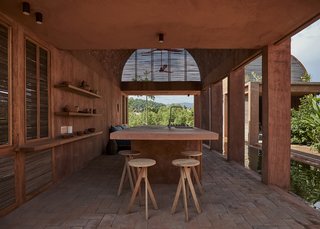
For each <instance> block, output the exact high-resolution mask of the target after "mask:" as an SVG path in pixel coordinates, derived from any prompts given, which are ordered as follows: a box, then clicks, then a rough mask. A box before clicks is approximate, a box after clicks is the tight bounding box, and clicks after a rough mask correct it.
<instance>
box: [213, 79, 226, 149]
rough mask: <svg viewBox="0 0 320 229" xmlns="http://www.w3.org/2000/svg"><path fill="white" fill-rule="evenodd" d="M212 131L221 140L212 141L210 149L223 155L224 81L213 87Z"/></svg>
mask: <svg viewBox="0 0 320 229" xmlns="http://www.w3.org/2000/svg"><path fill="white" fill-rule="evenodd" d="M210 96H211V117H210V119H211V131H213V132H216V133H218V134H219V139H218V140H215V141H210V143H211V145H210V147H211V148H212V149H214V150H216V151H218V152H220V153H222V139H223V138H222V136H223V134H222V125H223V110H222V106H223V104H222V103H223V99H222V81H219V82H218V83H215V84H212V85H211V93H210Z"/></svg>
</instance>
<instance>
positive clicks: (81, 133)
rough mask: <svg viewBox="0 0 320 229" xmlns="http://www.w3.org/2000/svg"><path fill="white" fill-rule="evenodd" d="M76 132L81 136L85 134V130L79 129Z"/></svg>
mask: <svg viewBox="0 0 320 229" xmlns="http://www.w3.org/2000/svg"><path fill="white" fill-rule="evenodd" d="M76 134H77V135H78V136H81V135H84V132H83V131H82V130H79V131H77V132H76Z"/></svg>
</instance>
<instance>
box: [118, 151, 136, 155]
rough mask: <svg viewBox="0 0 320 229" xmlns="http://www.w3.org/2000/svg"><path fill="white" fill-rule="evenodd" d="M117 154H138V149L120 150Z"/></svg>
mask: <svg viewBox="0 0 320 229" xmlns="http://www.w3.org/2000/svg"><path fill="white" fill-rule="evenodd" d="M119 154H120V155H122V156H138V155H140V152H139V151H132V150H121V151H119Z"/></svg>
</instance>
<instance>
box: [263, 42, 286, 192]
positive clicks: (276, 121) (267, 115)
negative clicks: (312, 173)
mask: <svg viewBox="0 0 320 229" xmlns="http://www.w3.org/2000/svg"><path fill="white" fill-rule="evenodd" d="M290 42H291V41H290V40H287V41H285V42H283V43H281V44H279V45H276V46H267V47H265V48H264V49H263V53H262V75H263V77H262V131H263V132H262V134H263V144H262V152H263V156H262V181H263V182H264V183H265V184H270V185H276V186H279V187H281V188H283V189H285V190H288V189H289V187H290V132H291V124H290V117H291V116H290V101H291V98H290V96H291V88H290V87H291V78H290V67H291V53H290Z"/></svg>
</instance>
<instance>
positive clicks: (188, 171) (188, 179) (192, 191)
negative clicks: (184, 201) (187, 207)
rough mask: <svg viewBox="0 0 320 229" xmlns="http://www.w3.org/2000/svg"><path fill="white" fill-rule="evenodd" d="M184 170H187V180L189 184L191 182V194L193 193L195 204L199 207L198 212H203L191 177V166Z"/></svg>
mask: <svg viewBox="0 0 320 229" xmlns="http://www.w3.org/2000/svg"><path fill="white" fill-rule="evenodd" d="M184 170H185V174H186V177H187V181H188V184H189V187H190V191H191V195H192V198H193V201H194V205H195V206H196V209H197V211H198V213H201V208H200V204H199V202H198V199H197V195H196V192H195V190H194V186H193V183H192V180H191V177H190V172H191V170H190V168H185V169H184Z"/></svg>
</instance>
